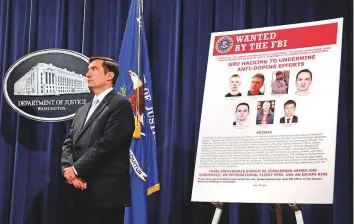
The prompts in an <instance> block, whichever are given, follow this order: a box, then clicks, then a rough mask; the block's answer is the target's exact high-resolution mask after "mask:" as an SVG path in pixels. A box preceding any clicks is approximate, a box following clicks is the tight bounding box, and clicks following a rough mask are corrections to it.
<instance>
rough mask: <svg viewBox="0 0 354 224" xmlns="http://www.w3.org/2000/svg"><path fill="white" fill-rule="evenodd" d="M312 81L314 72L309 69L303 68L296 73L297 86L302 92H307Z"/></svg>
mask: <svg viewBox="0 0 354 224" xmlns="http://www.w3.org/2000/svg"><path fill="white" fill-rule="evenodd" d="M311 83H312V73H311V71H310V70H308V69H303V70H301V71H300V72H299V73H297V75H296V87H297V90H298V91H300V92H307V91H308V90H309V88H310V85H311Z"/></svg>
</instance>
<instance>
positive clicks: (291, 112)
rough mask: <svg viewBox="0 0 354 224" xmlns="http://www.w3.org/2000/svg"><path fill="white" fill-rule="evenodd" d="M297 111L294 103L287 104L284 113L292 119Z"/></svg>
mask: <svg viewBox="0 0 354 224" xmlns="http://www.w3.org/2000/svg"><path fill="white" fill-rule="evenodd" d="M295 109H296V107H295V104H293V103H289V104H286V105H285V106H284V113H285V115H286V117H292V116H293V115H294V112H295Z"/></svg>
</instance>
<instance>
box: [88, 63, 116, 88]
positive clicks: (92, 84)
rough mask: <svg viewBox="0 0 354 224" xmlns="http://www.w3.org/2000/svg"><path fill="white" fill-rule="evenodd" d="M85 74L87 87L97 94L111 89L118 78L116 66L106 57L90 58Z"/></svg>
mask: <svg viewBox="0 0 354 224" xmlns="http://www.w3.org/2000/svg"><path fill="white" fill-rule="evenodd" d="M89 63H90V64H89V66H88V71H87V73H86V77H87V82H88V87H89V88H90V89H91V90H92V91H93V92H95V94H96V93H97V94H99V93H101V92H103V91H104V90H105V89H107V88H109V87H112V86H113V85H114V84H115V83H116V81H117V78H118V73H119V69H118V64H117V62H115V61H114V60H113V59H111V58H108V57H91V58H90V59H89Z"/></svg>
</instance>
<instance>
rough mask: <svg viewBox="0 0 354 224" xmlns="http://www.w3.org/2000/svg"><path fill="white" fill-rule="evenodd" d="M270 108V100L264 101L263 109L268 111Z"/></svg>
mask: <svg viewBox="0 0 354 224" xmlns="http://www.w3.org/2000/svg"><path fill="white" fill-rule="evenodd" d="M269 108H270V103H269V102H264V103H263V106H262V109H263V110H264V111H268V110H269Z"/></svg>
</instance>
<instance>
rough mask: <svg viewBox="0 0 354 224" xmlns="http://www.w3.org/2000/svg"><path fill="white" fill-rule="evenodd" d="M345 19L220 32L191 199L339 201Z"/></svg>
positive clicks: (214, 37) (214, 38)
mask: <svg viewBox="0 0 354 224" xmlns="http://www.w3.org/2000/svg"><path fill="white" fill-rule="evenodd" d="M342 24H343V19H342V18H337V19H331V20H324V21H316V22H308V23H300V24H291V25H284V26H274V27H265V28H257V29H249V30H242V31H228V32H217V33H212V34H211V39H210V47H209V58H208V67H207V74H206V83H205V90H204V98H203V107H202V115H201V124H200V132H199V140H198V149H197V158H196V164H195V174H194V183H193V190H192V201H207V202H210V201H220V202H250V203H320V204H322V203H332V202H333V185H334V166H335V151H336V133H337V109H338V95H339V79H340V63H341V46H342V26H343V25H342Z"/></svg>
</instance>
